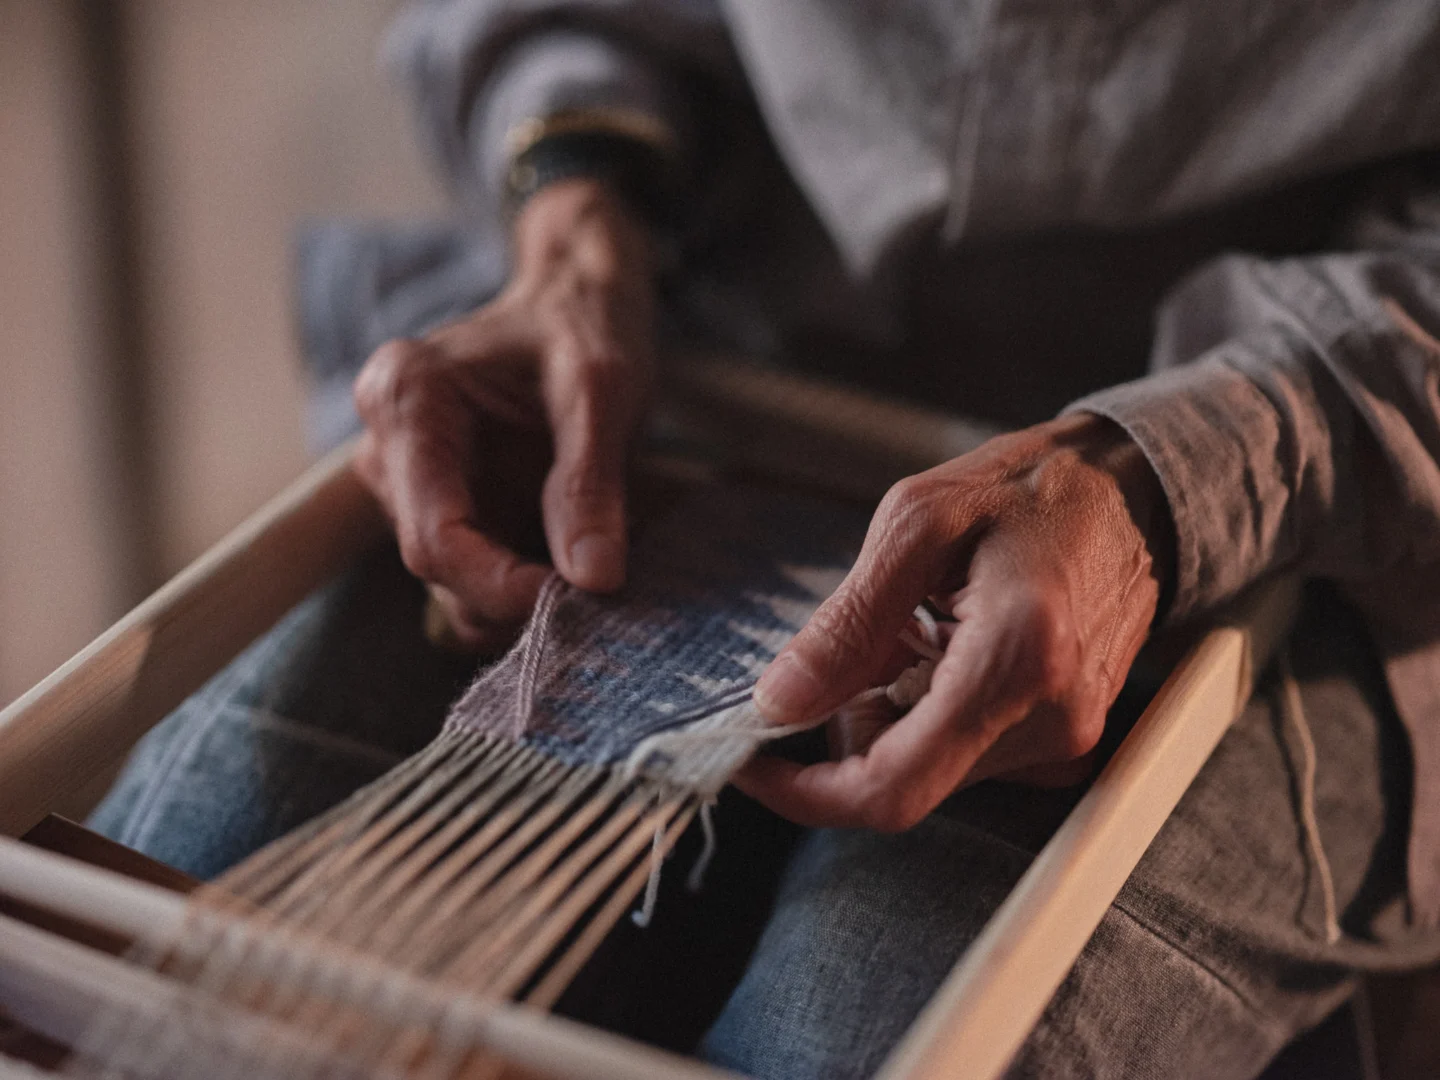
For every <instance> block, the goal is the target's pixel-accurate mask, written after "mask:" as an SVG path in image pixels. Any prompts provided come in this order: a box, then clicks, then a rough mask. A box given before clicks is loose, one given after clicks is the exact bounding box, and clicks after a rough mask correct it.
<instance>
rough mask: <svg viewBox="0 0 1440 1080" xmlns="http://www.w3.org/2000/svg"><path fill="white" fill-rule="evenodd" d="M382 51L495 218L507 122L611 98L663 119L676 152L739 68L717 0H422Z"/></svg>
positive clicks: (432, 136)
mask: <svg viewBox="0 0 1440 1080" xmlns="http://www.w3.org/2000/svg"><path fill="white" fill-rule="evenodd" d="M386 57H387V60H388V61H389V63H390V64H391V66H392V67H393V68H395V70H397V71H398V72H399V74H400V76H401V78H402V80H403V81H404V83H405V84H406V86H407V87H408V89H409V91H410V93H411V96H412V97H413V98H414V101H415V104H416V107H417V110H418V113H419V116H420V120H421V125H422V129H423V131H424V133H425V136H426V138H427V141H428V142H429V144H430V145H431V147H432V148H433V149H434V150H435V152H436V156H437V157H438V158H439V160H440V162H441V163H442V166H443V167H444V169H445V171H446V173H447V175H448V176H449V178H450V180H451V182H452V185H453V186H454V187H455V189H456V190H457V191H458V192H459V193H460V194H461V195H462V197H463V198H464V200H465V202H466V204H467V205H468V207H469V208H470V209H471V210H472V211H473V212H475V213H478V214H479V215H481V216H482V217H483V218H486V219H489V220H492V221H493V220H494V219H495V218H496V217H497V215H498V213H499V209H500V206H501V195H502V192H503V189H504V179H505V172H506V169H507V168H508V165H509V162H508V154H507V149H506V137H507V135H508V133H509V132H510V131H511V130H512V129H513V128H514V127H515V125H516V124H518V123H520V122H522V121H524V120H527V119H531V118H534V117H541V116H545V115H548V114H550V113H553V112H555V111H558V110H561V109H571V108H581V107H597V106H604V107H620V108H624V109H627V110H631V111H635V112H639V113H642V114H644V115H647V116H649V117H651V118H653V119H655V120H658V121H660V122H661V123H663V124H664V125H665V126H666V127H667V128H669V129H670V131H671V132H673V133H674V134H675V136H676V139H677V142H678V145H679V147H680V150H681V152H682V155H683V154H689V155H694V154H695V153H698V152H699V150H698V143H699V141H700V136H702V135H703V134H704V130H705V129H707V128H708V127H709V126H712V120H711V118H710V117H708V116H697V113H699V112H702V111H704V110H705V109H709V108H715V107H717V106H719V107H721V108H723V107H724V106H725V104H727V103H730V104H732V105H733V106H734V107H738V105H739V103H740V102H741V101H742V100H743V99H747V97H748V91H747V90H746V89H745V79H744V76H743V73H742V71H741V69H740V66H739V62H738V60H737V59H736V57H735V53H734V50H733V48H732V47H731V44H730V40H729V36H728V34H727V32H726V29H725V24H724V21H723V19H722V18H721V15H720V12H719V10H718V7H717V5H716V3H715V0H590V2H588V3H586V2H576V0H569V2H562V0H422V2H419V3H414V4H412V5H411V6H410V7H409V8H407V9H406V10H405V11H404V12H403V13H402V14H401V16H400V18H399V19H398V20H397V21H396V24H395V26H394V28H393V29H392V31H391V35H390V38H389V40H388V42H387V45H386Z"/></svg>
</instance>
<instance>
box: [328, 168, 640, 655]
mask: <svg viewBox="0 0 1440 1080" xmlns="http://www.w3.org/2000/svg"><path fill="white" fill-rule="evenodd" d="M514 249H515V263H516V268H515V272H514V275H513V277H512V279H511V281H510V283H509V285H508V286H507V287H506V289H505V290H504V292H503V293H501V294H500V296H499V297H498V298H497V299H495V300H494V301H493V302H492V303H490V304H488V305H487V306H485V307H484V308H482V309H480V310H479V311H477V312H476V313H475V314H473V315H471V316H468V317H466V318H464V319H461V320H459V321H457V322H453V323H450V324H448V325H446V326H444V327H442V328H440V329H439V330H436V331H435V332H434V333H432V334H430V335H428V336H427V337H425V338H424V339H423V340H419V341H413V340H401V341H392V342H389V343H388V344H386V345H384V346H383V347H381V348H380V349H379V350H378V351H377V352H376V353H375V354H374V355H373V356H372V357H371V358H370V360H369V361H368V362H367V363H366V365H365V367H364V369H363V370H362V371H361V373H360V377H359V379H358V380H357V382H356V385H355V402H356V406H357V408H358V410H359V413H360V417H361V419H362V420H363V421H364V422H365V427H366V431H365V434H364V436H363V438H362V440H361V445H360V450H359V456H358V458H357V462H356V468H357V470H358V472H359V473H360V476H361V477H362V478H363V479H364V481H365V482H366V484H367V485H368V486H369V487H370V488H371V490H372V491H373V492H374V493H375V495H376V496H377V497H378V498H379V500H380V502H381V504H382V505H383V506H384V508H385V510H386V512H387V513H388V514H389V515H390V517H391V519H392V521H393V522H394V525H395V532H396V536H397V538H398V540H399V544H400V553H401V556H402V557H403V559H404V561H405V565H406V566H408V567H409V569H410V570H411V572H412V573H414V574H416V575H417V576H418V577H421V578H423V579H424V580H425V581H427V582H429V583H430V585H431V592H432V594H433V595H434V596H435V598H436V599H437V601H438V602H439V603H440V605H441V606H442V608H443V609H444V611H445V614H446V616H447V617H448V619H449V621H450V623H451V625H452V627H453V629H454V631H455V633H456V635H457V636H458V637H459V639H460V641H461V642H462V643H464V644H467V645H470V646H472V647H482V646H488V645H494V644H496V643H498V642H499V641H500V640H502V639H503V638H504V637H507V636H509V635H510V634H511V633H513V631H514V629H515V627H516V625H517V624H518V623H519V622H521V621H522V620H523V619H524V618H525V617H526V615H527V614H528V613H529V611H530V609H531V607H532V606H533V605H534V602H535V598H536V595H537V593H538V591H539V589H540V586H541V584H542V582H543V581H544V580H545V577H546V575H547V573H548V571H547V569H546V568H545V567H544V566H542V565H540V564H539V563H538V562H535V561H530V560H527V559H525V558H522V557H521V555H519V554H517V548H522V547H523V546H524V545H525V544H526V543H527V542H530V543H532V544H534V545H535V546H538V540H539V538H540V534H541V532H542V528H543V538H544V540H545V542H546V543H547V544H548V548H549V552H550V557H551V560H552V561H553V563H554V565H555V568H556V569H557V570H558V571H559V572H560V573H561V574H562V575H563V576H564V577H565V578H566V579H567V580H568V581H570V582H571V583H572V584H574V585H576V586H579V587H581V588H586V589H594V590H598V591H606V590H611V589H615V588H618V587H619V586H620V585H621V584H622V583H623V581H624V578H625V556H626V530H625V488H624V471H625V458H626V451H627V446H628V443H629V441H630V438H631V435H632V434H633V432H634V430H635V428H636V426H637V424H638V422H639V419H640V415H641V411H642V408H643V406H644V402H645V398H646V396H647V394H648V391H649V387H650V383H651V376H652V366H653V360H652V357H653V342H652V333H653V329H652V317H653V308H654V298H653V286H652V272H651V255H650V246H649V239H648V237H647V236H646V235H645V233H644V231H643V229H642V227H641V226H640V225H639V223H638V222H636V221H635V220H634V219H633V218H632V217H631V216H630V214H629V213H628V212H627V211H626V210H625V209H624V207H623V206H622V205H621V204H620V203H619V202H618V201H617V200H616V199H615V198H614V197H613V196H611V195H610V194H609V193H607V192H606V191H605V190H604V189H603V188H602V187H601V186H600V185H599V184H598V183H596V182H593V181H588V180H572V181H565V182H563V183H558V184H555V185H554V186H552V187H549V188H546V189H544V190H543V191H541V192H540V193H539V194H537V195H536V196H534V198H532V199H531V200H530V202H529V203H527V204H526V206H525V208H524V210H523V211H522V212H521V214H520V216H519V218H518V219H517V221H516V223H515V232H514Z"/></svg>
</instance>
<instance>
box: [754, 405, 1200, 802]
mask: <svg viewBox="0 0 1440 1080" xmlns="http://www.w3.org/2000/svg"><path fill="white" fill-rule="evenodd" d="M1172 530H1173V526H1172V525H1171V523H1170V517H1169V511H1168V507H1167V505H1166V503H1165V501H1164V496H1163V493H1162V491H1161V489H1160V486H1159V482H1158V480H1157V479H1156V477H1155V475H1154V473H1153V471H1152V470H1151V469H1150V466H1149V465H1148V463H1146V461H1145V460H1144V457H1143V455H1142V454H1141V453H1140V450H1139V448H1138V447H1137V446H1136V445H1135V444H1134V443H1133V442H1132V441H1131V440H1130V439H1129V438H1128V437H1127V436H1126V435H1125V433H1124V432H1123V431H1122V430H1121V429H1120V428H1119V427H1118V426H1116V425H1114V424H1112V423H1111V422H1109V421H1107V420H1103V419H1100V418H1099V417H1095V416H1088V415H1076V416H1068V417H1064V418H1062V419H1059V420H1056V421H1053V422H1051V423H1048V424H1043V425H1040V426H1038V427H1034V428H1030V429H1027V430H1025V431H1022V432H1019V433H1017V434H1014V435H1008V436H1004V437H1001V438H997V439H993V440H991V441H990V442H989V443H987V444H986V445H985V446H983V447H981V448H980V449H979V450H977V451H975V452H974V453H971V454H967V455H965V456H964V457H961V458H957V459H956V460H954V461H951V462H948V463H947V464H945V465H941V466H939V467H938V468H934V469H931V470H930V471H928V472H924V473H921V474H919V475H917V476H912V477H909V478H908V479H906V480H903V481H901V482H900V483H899V484H897V485H896V486H895V487H894V488H893V489H891V491H890V492H889V494H888V495H887V496H886V497H885V499H884V501H883V502H882V503H881V505H880V507H879V509H878V510H877V511H876V514H875V517H874V520H873V521H872V522H871V525H870V530H869V533H868V534H867V536H866V538H865V544H864V547H863V549H862V551H861V553H860V558H859V560H858V561H857V562H856V564H855V567H854V568H853V569H852V570H851V572H850V574H849V575H848V576H847V577H846V579H845V581H844V583H843V584H842V585H841V586H840V588H839V590H837V592H836V593H835V594H834V595H833V596H832V597H831V598H830V599H829V600H827V601H826V602H825V603H824V604H823V605H821V607H820V608H819V610H818V611H816V613H815V615H814V616H813V617H812V618H811V620H810V622H809V624H808V625H806V626H805V628H804V629H802V630H801V632H800V633H799V634H798V635H797V636H796V638H795V639H794V641H792V642H791V643H790V645H789V646H788V647H787V648H786V649H785V650H784V651H783V652H782V653H781V654H780V655H779V656H778V657H777V658H776V660H775V662H774V663H773V664H772V665H771V667H770V668H769V670H768V671H767V672H766V673H765V675H764V677H763V678H762V679H761V680H760V683H759V685H758V686H757V688H756V693H755V700H756V704H757V705H758V706H759V707H760V709H761V711H762V712H763V713H765V714H766V716H767V718H768V719H770V720H771V721H773V722H775V723H784V724H788V723H799V722H804V721H808V720H813V719H815V718H818V717H821V716H826V715H829V714H830V713H832V712H833V711H834V710H835V709H836V708H837V707H839V706H840V705H841V704H843V703H844V702H845V701H846V700H848V699H849V698H851V697H852V696H853V695H855V694H856V693H858V692H859V691H861V690H864V689H865V688H866V687H868V686H870V685H873V684H875V683H877V682H880V681H883V680H884V679H887V678H892V677H893V674H894V670H895V662H896V661H895V650H896V641H897V635H898V634H899V633H900V632H901V631H902V630H904V629H905V628H906V626H907V625H908V624H909V621H910V617H911V613H912V612H913V611H914V609H915V607H916V605H918V604H919V603H921V602H922V601H924V600H926V599H927V598H928V599H930V600H931V601H932V602H933V603H935V604H936V605H938V607H939V608H940V609H941V610H942V611H947V612H951V613H953V615H954V618H955V619H956V620H957V622H956V623H955V624H954V625H953V627H952V628H951V629H952V632H951V634H950V638H949V641H948V643H947V644H946V647H945V652H944V656H943V658H942V659H941V660H940V661H939V663H938V664H937V666H936V669H935V673H934V677H933V679H932V681H931V684H930V690H929V692H928V693H927V694H926V695H925V696H924V698H922V699H921V701H920V702H919V703H918V704H917V705H915V707H914V708H913V709H911V710H910V711H909V712H908V713H907V714H905V715H904V716H903V717H902V718H901V719H900V720H899V721H898V722H896V723H894V724H893V725H891V726H889V727H887V728H886V729H885V730H884V731H883V732H882V733H881V734H880V735H879V737H878V738H877V739H876V740H875V741H874V742H873V743H872V744H871V745H870V746H869V747H868V749H865V750H864V752H863V753H858V754H853V755H851V756H849V757H845V758H844V759H842V760H840V761H836V762H825V763H822V764H818V765H810V766H801V765H797V764H795V763H792V762H788V761H784V760H782V759H779V758H774V757H760V758H756V759H754V760H752V761H751V762H750V763H749V764H748V765H747V766H746V767H745V769H743V770H742V771H741V773H740V774H739V776H737V778H736V784H737V785H738V786H739V787H740V788H741V789H742V790H744V791H746V792H748V793H749V794H751V795H752V796H754V797H755V798H757V799H759V800H760V801H761V802H762V803H765V804H766V805H767V806H769V807H770V808H771V809H773V810H775V811H777V812H778V813H780V814H782V815H784V816H785V817H788V818H791V819H792V820H794V821H798V822H800V823H802V824H806V825H817V826H818V825H829V826H844V827H857V826H864V827H870V828H875V829H881V830H899V829H906V828H909V827H910V826H912V825H914V824H916V823H917V822H919V821H920V820H921V818H923V817H924V816H925V815H926V814H928V813H929V812H930V811H931V810H932V809H934V808H935V807H936V806H937V805H939V803H940V802H941V801H942V800H943V799H945V797H946V796H948V795H949V794H950V793H951V792H953V791H955V790H956V789H957V788H959V787H961V786H964V785H967V784H970V783H974V782H976V781H978V780H981V779H985V778H987V777H992V776H998V775H1012V774H1018V776H1019V777H1021V778H1025V779H1029V780H1032V781H1036V782H1047V781H1048V782H1074V781H1075V780H1078V779H1080V778H1081V775H1079V772H1080V770H1077V769H1076V768H1074V767H1073V763H1076V762H1080V763H1081V765H1082V768H1083V765H1084V757H1085V755H1087V754H1088V753H1089V752H1090V751H1091V750H1092V749H1093V748H1094V746H1095V744H1096V743H1097V741H1098V740H1099V738H1100V735H1101V733H1102V731H1103V730H1104V726H1105V716H1106V712H1107V711H1108V709H1109V707H1110V705H1111V704H1112V703H1113V702H1114V700H1115V697H1116V695H1117V694H1118V693H1119V691H1120V688H1121V686H1122V685H1123V683H1124V680H1125V676H1126V674H1127V672H1128V671H1129V668H1130V664H1131V662H1132V661H1133V660H1134V658H1135V654H1136V652H1137V651H1138V650H1139V648H1140V646H1141V644H1142V642H1143V641H1144V639H1145V637H1146V634H1147V633H1148V630H1149V627H1150V624H1151V621H1152V619H1153V618H1154V615H1155V610H1156V604H1157V602H1158V597H1159V595H1160V586H1161V582H1162V581H1164V580H1165V578H1166V576H1167V575H1168V573H1169V569H1168V565H1166V564H1167V563H1168V561H1169V559H1170V558H1171V551H1172V549H1173V545H1174V541H1173V538H1172V536H1171V532H1172ZM1067 764H1070V765H1071V767H1066V766H1067Z"/></svg>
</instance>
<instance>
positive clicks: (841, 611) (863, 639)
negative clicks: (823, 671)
mask: <svg viewBox="0 0 1440 1080" xmlns="http://www.w3.org/2000/svg"><path fill="white" fill-rule="evenodd" d="M806 629H807V633H808V636H809V637H810V639H811V641H812V642H813V643H814V644H816V645H818V646H819V647H820V649H821V650H822V651H823V653H824V654H825V655H826V656H830V657H843V658H846V659H849V658H853V657H856V656H861V655H864V654H865V653H866V652H867V651H868V650H869V648H870V647H871V645H872V644H873V643H874V642H875V640H876V631H875V626H874V620H873V619H872V618H871V616H870V614H869V613H868V612H866V611H864V610H862V609H861V608H860V606H859V605H857V604H855V603H852V602H850V601H849V600H848V599H846V598H845V597H843V596H842V597H837V598H835V599H833V600H831V601H830V602H828V603H825V604H822V605H820V607H819V609H818V610H816V612H815V614H814V615H812V616H811V618H810V624H809V626H808V627H807V628H806Z"/></svg>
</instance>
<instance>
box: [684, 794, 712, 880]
mask: <svg viewBox="0 0 1440 1080" xmlns="http://www.w3.org/2000/svg"><path fill="white" fill-rule="evenodd" d="M714 810H715V800H714V799H706V800H705V801H704V802H703V803H701V804H700V831H701V832H702V833H703V834H704V835H705V846H704V847H703V848H701V849H700V856H699V858H697V859H696V860H695V865H694V866H692V867H691V868H690V876H689V877H687V878H686V879H685V887H686V888H687V889H689V890H690V891H691V892H692V893H698V892H699V891H700V890H701V889H703V888H704V887H705V871H706V870H708V869H709V868H710V860H711V859H713V858H715V848H716V846H717V842H716V839H715V818H714V816H713V815H714Z"/></svg>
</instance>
